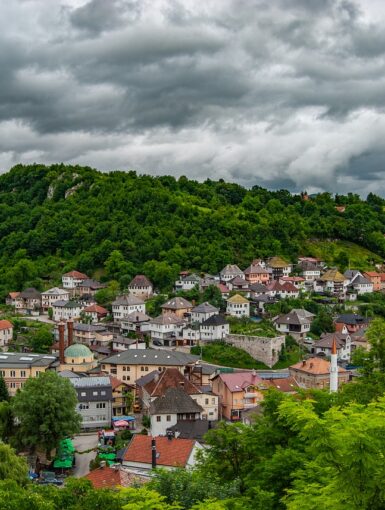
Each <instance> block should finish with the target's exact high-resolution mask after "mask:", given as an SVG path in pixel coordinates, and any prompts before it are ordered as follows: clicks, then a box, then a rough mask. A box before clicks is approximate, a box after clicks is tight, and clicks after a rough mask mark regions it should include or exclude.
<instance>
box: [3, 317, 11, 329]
mask: <svg viewBox="0 0 385 510" xmlns="http://www.w3.org/2000/svg"><path fill="white" fill-rule="evenodd" d="M10 328H13V324H12V322H9V321H7V320H5V319H4V320H0V329H10Z"/></svg>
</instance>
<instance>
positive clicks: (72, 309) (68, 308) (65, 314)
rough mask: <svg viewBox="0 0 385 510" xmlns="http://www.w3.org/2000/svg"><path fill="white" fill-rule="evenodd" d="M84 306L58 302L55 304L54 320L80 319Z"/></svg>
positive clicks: (70, 302)
mask: <svg viewBox="0 0 385 510" xmlns="http://www.w3.org/2000/svg"><path fill="white" fill-rule="evenodd" d="M84 308H85V307H84V306H83V305H81V304H80V303H78V302H77V301H56V303H53V305H52V310H53V317H52V318H53V320H54V321H68V320H69V319H79V318H80V315H81V312H82V311H83V310H84Z"/></svg>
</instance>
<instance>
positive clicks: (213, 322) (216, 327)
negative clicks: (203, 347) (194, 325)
mask: <svg viewBox="0 0 385 510" xmlns="http://www.w3.org/2000/svg"><path fill="white" fill-rule="evenodd" d="M199 333H200V339H201V340H202V341H206V342H209V341H213V340H223V339H224V338H225V337H226V335H228V334H229V333H230V324H229V323H228V322H227V321H226V319H225V317H224V316H223V315H213V316H211V317H209V318H208V319H206V320H205V321H204V322H202V324H201V325H200V327H199Z"/></svg>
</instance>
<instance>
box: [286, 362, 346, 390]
mask: <svg viewBox="0 0 385 510" xmlns="http://www.w3.org/2000/svg"><path fill="white" fill-rule="evenodd" d="M289 373H290V375H291V377H293V378H294V379H295V380H296V381H297V383H298V384H299V385H300V386H301V387H302V388H314V389H325V388H329V387H330V362H329V361H327V360H325V359H322V358H318V357H317V358H309V359H307V360H303V361H300V362H299V363H296V364H295V365H292V366H291V367H289ZM348 381H349V373H348V372H347V371H346V370H345V369H343V368H341V367H338V385H339V386H341V384H344V383H347V382H348Z"/></svg>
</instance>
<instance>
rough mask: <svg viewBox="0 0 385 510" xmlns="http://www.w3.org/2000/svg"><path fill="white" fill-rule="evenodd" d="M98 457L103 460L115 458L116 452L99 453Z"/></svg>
mask: <svg viewBox="0 0 385 510" xmlns="http://www.w3.org/2000/svg"><path fill="white" fill-rule="evenodd" d="M98 457H99V458H101V459H104V460H115V459H116V453H99V454H98Z"/></svg>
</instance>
